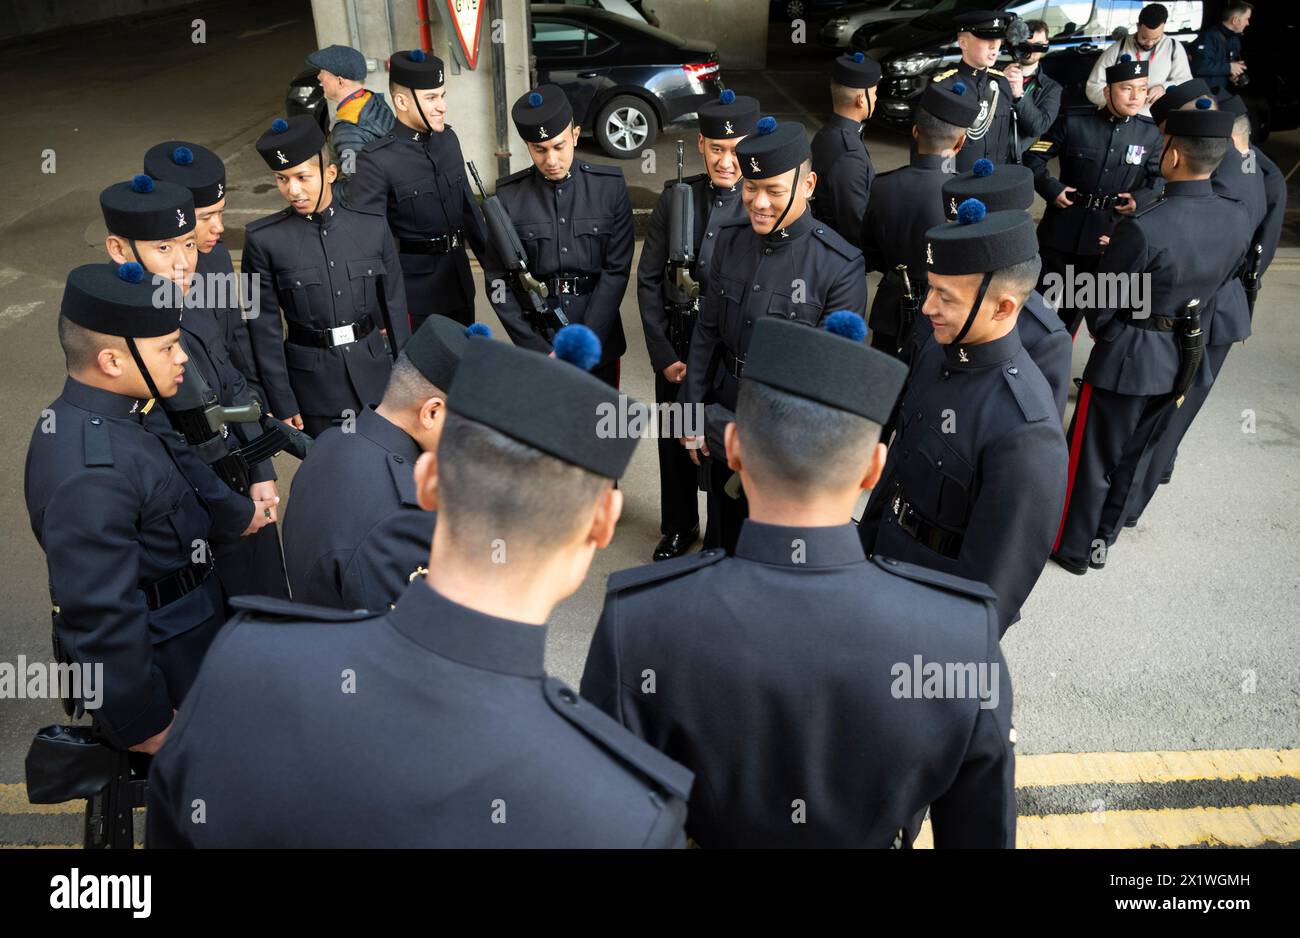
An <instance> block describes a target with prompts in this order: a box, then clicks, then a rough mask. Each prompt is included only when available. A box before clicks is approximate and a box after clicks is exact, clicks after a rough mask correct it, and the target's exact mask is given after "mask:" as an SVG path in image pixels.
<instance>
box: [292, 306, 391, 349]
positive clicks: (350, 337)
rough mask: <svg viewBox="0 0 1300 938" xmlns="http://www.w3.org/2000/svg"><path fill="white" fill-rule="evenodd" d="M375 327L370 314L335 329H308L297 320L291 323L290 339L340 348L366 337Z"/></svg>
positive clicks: (304, 343) (296, 341)
mask: <svg viewBox="0 0 1300 938" xmlns="http://www.w3.org/2000/svg"><path fill="white" fill-rule="evenodd" d="M374 329H375V321H374V319H372V318H371V317H370V315H369V314H366V315H365V316H362V317H361V318H360V319H358V320H357V321H356V322H350V323H348V324H347V325H346V326H335V327H334V328H333V329H308V328H307V327H306V326H300V325H298V324H297V323H296V322H291V323H289V341H290V342H292V343H293V344H294V345H314V346H319V347H321V348H338V347H339V346H340V345H348V344H349V343H352V342H356V341H357V340H359V339H364V338H365V337H366V336H368V335H370V333H371V332H373V331H374Z"/></svg>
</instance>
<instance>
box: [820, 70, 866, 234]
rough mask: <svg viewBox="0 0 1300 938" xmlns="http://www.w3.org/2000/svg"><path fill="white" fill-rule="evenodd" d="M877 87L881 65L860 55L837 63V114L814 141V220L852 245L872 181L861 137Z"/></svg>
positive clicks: (833, 79) (859, 229)
mask: <svg viewBox="0 0 1300 938" xmlns="http://www.w3.org/2000/svg"><path fill="white" fill-rule="evenodd" d="M879 84H880V63H879V62H877V61H876V60H875V59H869V58H867V57H866V56H865V55H863V54H862V53H861V52H854V53H853V54H852V55H841V56H840V57H839V58H837V59H836V60H835V63H834V66H833V69H832V73H831V105H832V106H833V107H834V109H835V113H834V114H832V115H831V116H830V117H829V118H828V119H827V121H826V123H824V124H822V126H821V129H819V130H818V131H817V133H816V134H814V135H813V139H812V167H813V172H815V173H816V174H817V188H816V191H815V192H814V193H813V206H812V207H813V217H814V218H816V219H817V220H818V221H820V222H822V223H823V224H826V225H830V227H831V228H833V229H835V231H837V232H839V234H840V235H841V236H842V237H843V238H844V240H846V241H848V242H849V243H850V244H854V245H858V239H859V237H860V236H861V234H862V216H863V215H865V214H866V211H867V203H868V199H869V197H870V194H871V181H872V180H873V179H875V178H876V169H875V167H874V166H872V165H871V154H870V153H868V152H867V146H866V144H865V143H864V142H863V140H862V135H863V133H864V132H865V130H866V122H867V121H868V120H870V119H871V114H872V112H873V111H874V110H875V108H876V86H877V85H879ZM858 246H859V247H860V246H861V245H858Z"/></svg>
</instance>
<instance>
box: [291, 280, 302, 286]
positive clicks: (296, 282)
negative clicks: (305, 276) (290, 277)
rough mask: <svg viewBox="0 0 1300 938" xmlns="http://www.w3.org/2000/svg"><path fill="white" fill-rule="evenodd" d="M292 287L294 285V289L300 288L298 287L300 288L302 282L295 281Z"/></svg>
mask: <svg viewBox="0 0 1300 938" xmlns="http://www.w3.org/2000/svg"><path fill="white" fill-rule="evenodd" d="M293 285H294V286H295V287H300V286H302V281H301V280H295V281H294V282H293Z"/></svg>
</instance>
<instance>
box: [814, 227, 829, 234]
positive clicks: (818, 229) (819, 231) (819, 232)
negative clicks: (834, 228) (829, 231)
mask: <svg viewBox="0 0 1300 938" xmlns="http://www.w3.org/2000/svg"><path fill="white" fill-rule="evenodd" d="M814 230H815V231H816V232H817V233H818V234H826V229H825V228H817V229H814Z"/></svg>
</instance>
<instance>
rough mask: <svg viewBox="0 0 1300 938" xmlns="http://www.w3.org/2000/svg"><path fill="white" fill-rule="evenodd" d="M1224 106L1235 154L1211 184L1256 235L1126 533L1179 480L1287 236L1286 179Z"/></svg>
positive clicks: (1239, 114) (1131, 508)
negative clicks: (1186, 447) (1178, 462)
mask: <svg viewBox="0 0 1300 938" xmlns="http://www.w3.org/2000/svg"><path fill="white" fill-rule="evenodd" d="M1220 106H1221V107H1222V109H1223V110H1225V111H1227V112H1228V113H1230V114H1232V115H1233V118H1234V120H1233V125H1232V140H1233V149H1229V150H1228V155H1227V156H1225V157H1224V158H1223V162H1221V163H1220V164H1219V167H1218V169H1216V170H1215V171H1214V175H1213V176H1211V177H1210V181H1211V183H1212V184H1213V185H1214V191H1215V192H1217V193H1219V194H1220V195H1223V196H1227V197H1228V198H1231V199H1236V200H1237V201H1238V202H1241V203H1243V204H1244V205H1245V206H1246V208H1247V210H1248V212H1249V214H1250V219H1251V223H1252V224H1253V225H1254V226H1255V233H1254V235H1253V236H1252V237H1251V240H1250V246H1249V248H1248V249H1247V251H1246V265H1245V268H1244V269H1243V271H1242V276H1240V277H1234V278H1233V279H1231V280H1229V281H1228V282H1227V283H1226V284H1224V286H1223V289H1222V290H1220V291H1219V293H1218V294H1217V295H1216V297H1215V305H1214V317H1213V319H1211V321H1210V325H1211V331H1210V332H1208V333H1207V335H1206V342H1205V363H1204V367H1202V369H1201V370H1200V371H1199V372H1198V373H1197V376H1196V381H1194V382H1193V383H1192V386H1191V387H1190V388H1188V390H1187V397H1186V399H1185V400H1184V401H1183V403H1182V406H1181V407H1179V408H1178V409H1177V410H1175V411H1174V413H1173V414H1171V415H1170V418H1169V421H1168V422H1167V423H1166V424H1165V425H1164V427H1163V428H1162V429H1161V431H1160V434H1159V436H1158V438H1157V440H1156V442H1155V443H1154V445H1153V448H1152V453H1151V458H1150V459H1149V460H1148V461H1147V466H1146V470H1145V472H1144V473H1143V477H1142V478H1141V479H1140V480H1139V482H1138V484H1137V485H1136V486H1135V487H1134V490H1133V494H1132V495H1131V496H1130V498H1129V504H1128V505H1127V506H1126V508H1125V516H1126V520H1125V522H1124V525H1125V527H1133V526H1134V525H1136V524H1137V520H1138V518H1139V517H1140V516H1141V515H1142V512H1143V511H1145V510H1146V506H1147V504H1148V503H1149V502H1150V501H1151V498H1152V496H1154V495H1155V492H1156V488H1157V487H1158V486H1160V485H1162V484H1164V483H1167V482H1169V481H1170V480H1171V479H1172V478H1173V474H1174V460H1175V459H1176V458H1177V456H1178V446H1179V444H1180V443H1182V439H1183V436H1184V434H1186V433H1187V430H1188V428H1189V427H1190V426H1191V424H1192V420H1193V419H1194V418H1195V417H1196V415H1197V413H1199V412H1200V409H1201V405H1203V404H1204V403H1205V399H1206V398H1207V397H1209V394H1210V388H1212V387H1213V386H1214V381H1215V379H1217V378H1218V376H1219V372H1220V371H1221V370H1222V369H1223V363H1224V361H1225V360H1226V359H1227V357H1228V352H1229V350H1230V349H1231V348H1232V346H1233V344H1234V343H1236V342H1244V341H1245V340H1246V339H1247V338H1248V337H1249V336H1250V326H1251V318H1252V307H1253V300H1251V299H1248V298H1247V297H1248V291H1253V292H1255V293H1258V291H1259V289H1260V279H1261V278H1262V277H1263V275H1264V272H1265V271H1267V270H1268V266H1269V264H1270V263H1272V261H1273V255H1274V254H1275V253H1276V252H1277V245H1278V241H1279V240H1280V238H1281V235H1282V222H1283V219H1284V218H1285V215H1286V195H1287V185H1286V177H1285V176H1284V174H1283V173H1282V171H1281V170H1280V169H1279V168H1278V166H1277V164H1276V163H1274V162H1273V161H1272V160H1271V159H1269V158H1268V156H1266V155H1265V154H1264V152H1263V151H1262V150H1260V149H1259V148H1257V147H1254V146H1252V145H1251V143H1250V115H1249V113H1248V112H1247V110H1246V105H1245V102H1243V101H1242V100H1241V98H1240V97H1238V96H1237V95H1235V94H1228V93H1224V94H1222V95H1221V96H1220ZM1234 150H1235V152H1234Z"/></svg>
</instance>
